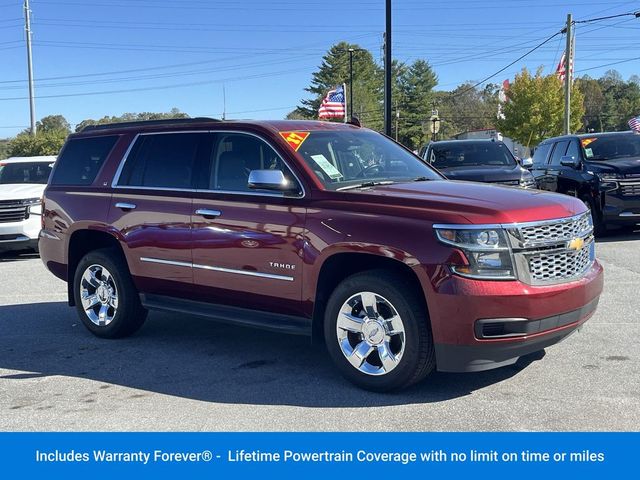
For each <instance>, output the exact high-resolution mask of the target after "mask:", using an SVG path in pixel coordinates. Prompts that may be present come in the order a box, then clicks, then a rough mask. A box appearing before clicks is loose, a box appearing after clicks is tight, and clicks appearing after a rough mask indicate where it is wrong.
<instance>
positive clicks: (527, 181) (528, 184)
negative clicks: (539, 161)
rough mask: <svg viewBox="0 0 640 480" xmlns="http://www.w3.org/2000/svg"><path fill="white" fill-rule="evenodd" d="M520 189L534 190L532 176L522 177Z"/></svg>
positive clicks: (534, 182) (534, 185)
mask: <svg viewBox="0 0 640 480" xmlns="http://www.w3.org/2000/svg"><path fill="white" fill-rule="evenodd" d="M520 187H521V188H536V187H537V185H536V180H535V178H533V175H531V174H529V175H526V176H523V177H522V178H521V179H520Z"/></svg>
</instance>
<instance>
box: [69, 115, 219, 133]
mask: <svg viewBox="0 0 640 480" xmlns="http://www.w3.org/2000/svg"><path fill="white" fill-rule="evenodd" d="M221 121H222V120H219V119H217V118H209V117H195V118H163V119H160V120H136V121H135V122H119V123H102V124H97V125H87V126H86V127H84V128H83V129H82V130H80V131H81V132H87V131H91V130H111V129H116V128H129V127H144V126H149V125H176V124H177V125H185V124H186V125H188V124H191V123H206V122H221Z"/></svg>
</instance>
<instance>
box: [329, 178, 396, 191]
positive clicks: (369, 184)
mask: <svg viewBox="0 0 640 480" xmlns="http://www.w3.org/2000/svg"><path fill="white" fill-rule="evenodd" d="M394 183H396V182H392V181H390V180H383V181H379V182H373V181H371V182H362V183H358V184H356V185H347V186H346V187H340V188H337V189H336V191H337V192H340V191H342V190H351V189H354V188H367V187H375V186H377V185H392V184H394Z"/></svg>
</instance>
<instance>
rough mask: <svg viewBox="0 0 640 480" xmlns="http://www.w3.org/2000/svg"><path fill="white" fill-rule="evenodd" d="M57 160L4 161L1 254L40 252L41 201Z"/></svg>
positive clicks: (0, 198) (0, 166)
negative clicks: (23, 251)
mask: <svg viewBox="0 0 640 480" xmlns="http://www.w3.org/2000/svg"><path fill="white" fill-rule="evenodd" d="M55 160H56V157H13V158H9V159H7V160H0V252H3V251H9V250H14V251H15V250H37V248H38V233H39V232H40V214H41V213H42V212H41V206H40V198H41V197H42V192H44V188H45V186H46V184H47V179H48V178H49V174H50V173H51V167H52V166H53V163H54V162H55Z"/></svg>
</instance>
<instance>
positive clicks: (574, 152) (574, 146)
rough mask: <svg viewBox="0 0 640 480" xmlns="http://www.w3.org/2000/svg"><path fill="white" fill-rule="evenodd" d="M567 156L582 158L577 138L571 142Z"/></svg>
mask: <svg viewBox="0 0 640 480" xmlns="http://www.w3.org/2000/svg"><path fill="white" fill-rule="evenodd" d="M566 156H568V157H573V158H574V159H576V160H580V146H579V145H578V142H577V140H571V143H569V148H568V149H567V153H566Z"/></svg>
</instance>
